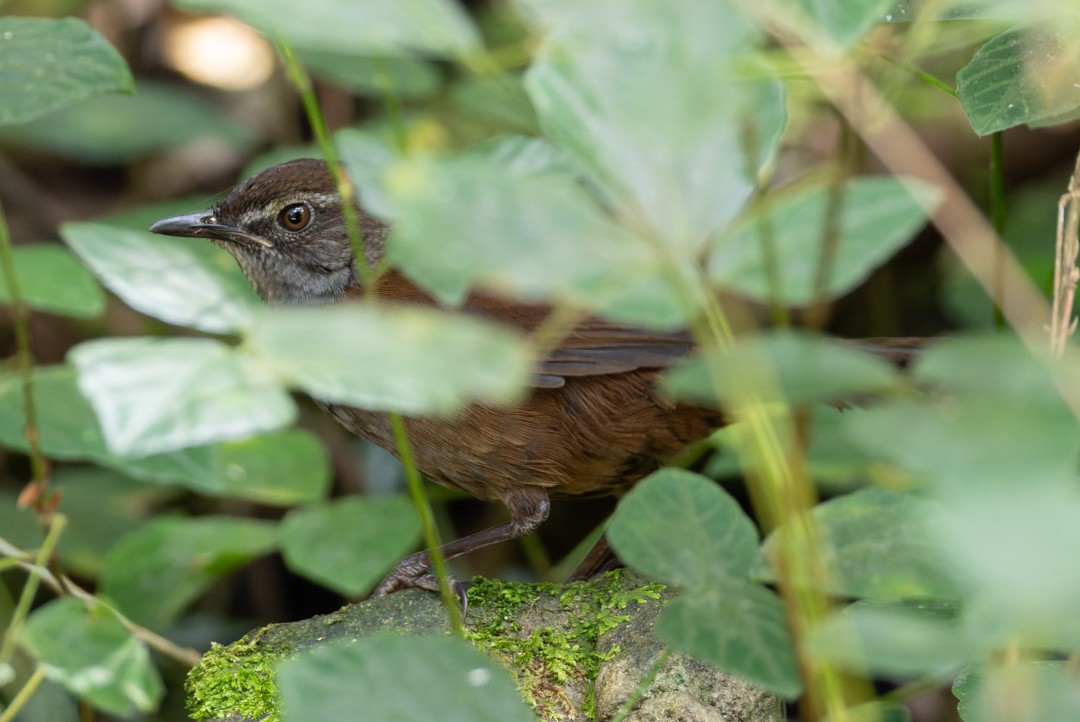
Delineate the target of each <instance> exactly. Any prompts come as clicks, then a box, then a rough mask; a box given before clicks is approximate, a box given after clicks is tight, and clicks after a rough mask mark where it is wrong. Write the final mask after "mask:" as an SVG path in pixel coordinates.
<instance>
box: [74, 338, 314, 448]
mask: <svg viewBox="0 0 1080 722" xmlns="http://www.w3.org/2000/svg"><path fill="white" fill-rule="evenodd" d="M69 358H70V359H71V361H72V363H73V364H74V365H75V367H76V368H77V369H78V371H79V389H80V390H81V391H82V393H83V394H84V395H85V396H86V397H87V398H88V399H89V400H90V403H91V405H92V406H93V407H94V410H95V411H96V412H97V416H98V419H99V421H100V423H101V430H102V433H103V434H104V436H105V442H106V444H107V445H108V448H109V450H110V451H111V452H112V453H115V454H123V455H128V456H145V455H148V454H153V453H159V452H162V451H173V450H175V449H182V448H185V447H188V446H195V445H197V444H205V443H208V442H211V441H218V440H221V439H235V438H242V437H245V436H250V435H251V434H255V433H258V432H262V431H269V430H272V429H277V428H280V427H282V426H285V425H287V424H288V423H290V422H291V421H292V419H293V417H294V416H295V414H296V407H295V405H294V404H293V402H292V399H290V398H289V395H288V394H287V393H285V391H284V389H282V388H281V386H280V385H279V384H278V383H277V382H275V381H274V380H272V379H269V378H266V377H265V375H264V374H263V373H259V371H258V369H257V368H256V367H255V366H254V365H253V364H252V363H250V359H247V358H246V357H244V356H242V355H241V354H239V353H238V352H237V351H236V350H235V349H232V348H229V347H228V346H226V345H225V344H223V343H221V342H219V341H215V340H213V339H204V338H123V339H121V338H111V339H98V340H95V341H87V342H84V343H82V344H80V345H78V346H76V347H75V348H73V349H72V350H71V352H70V354H69Z"/></svg>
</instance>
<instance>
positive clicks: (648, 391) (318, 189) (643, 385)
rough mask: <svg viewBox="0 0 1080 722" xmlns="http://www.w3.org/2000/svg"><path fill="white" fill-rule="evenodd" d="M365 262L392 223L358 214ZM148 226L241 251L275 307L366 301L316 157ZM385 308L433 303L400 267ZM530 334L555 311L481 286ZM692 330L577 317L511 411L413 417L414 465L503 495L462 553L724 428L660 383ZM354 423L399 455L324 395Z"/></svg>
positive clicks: (383, 421) (376, 425) (426, 578)
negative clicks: (495, 517)
mask: <svg viewBox="0 0 1080 722" xmlns="http://www.w3.org/2000/svg"><path fill="white" fill-rule="evenodd" d="M360 220H361V227H362V230H363V236H364V242H365V252H366V255H367V262H368V263H369V264H370V266H371V267H375V266H376V264H378V263H379V261H381V260H382V257H383V249H384V245H385V242H386V237H387V230H388V229H387V227H386V226H385V225H384V224H383V223H381V222H379V221H378V220H376V219H375V218H372V217H371V216H369V215H367V214H366V213H364V212H363V211H362V210H361V211H360ZM150 230H151V231H153V232H154V233H161V234H164V235H170V236H184V237H199V238H209V239H210V240H212V241H213V242H214V243H216V244H217V245H219V246H221V247H223V248H224V249H225V250H227V251H228V252H229V253H231V254H232V255H233V257H235V258H236V260H237V262H238V263H239V264H240V268H241V269H243V271H244V273H245V274H246V275H247V277H248V278H249V279H250V280H251V283H252V285H253V286H254V287H255V290H256V291H257V292H258V294H259V296H261V297H262V299H263V300H264V301H266V302H267V303H268V304H272V305H276V304H303V305H319V304H332V303H338V302H341V301H346V300H349V299H354V298H359V297H360V296H361V295H362V289H361V286H360V280H359V276H358V274H357V269H356V265H355V261H354V258H353V251H352V247H351V245H350V243H349V239H348V236H347V234H346V229H345V223H344V220H343V217H342V212H341V202H340V198H339V197H338V194H337V192H336V189H335V185H334V183H333V181H332V179H331V176H330V174H329V172H328V170H327V167H326V164H325V163H324V162H322V161H318V160H311V159H305V160H297V161H292V162H290V163H285V164H282V165H278V166H275V167H273V168H270V169H268V170H265V171H263V172H262V173H259V174H258V175H255V176H253V177H251V178H249V179H247V180H245V181H243V182H242V183H240V184H239V185H237V186H236V187H235V188H234V189H233V190H232V191H231V192H230V193H229V194H228V196H227V197H226V198H225V200H224V201H222V202H221V203H220V204H219V205H217V206H215V207H213V208H211V209H209V210H206V211H204V212H201V213H194V214H191V215H185V216H178V217H175V218H167V219H164V220H161V221H158V222H157V223H155V224H154V225H153V226H151V227H150ZM375 296H376V297H377V298H378V299H379V300H380V301H381V302H389V303H415V304H434V301H433V300H432V298H431V297H430V296H429V295H428V294H426V293H424V292H423V291H422V290H421V289H419V288H417V287H416V286H415V285H413V284H412V283H410V282H409V281H408V280H406V279H405V278H403V277H402V276H401V275H400V274H397V273H393V272H391V273H388V274H386V275H384V276H383V277H382V278H381V279H380V280H379V281H378V285H377V287H376V289H375ZM463 310H464V311H465V312H467V313H473V314H477V315H480V316H483V317H486V318H488V319H492V320H495V321H497V322H500V323H504V324H507V325H509V326H512V327H514V328H516V329H519V330H521V331H523V332H529V331H532V330H534V329H535V328H537V326H538V325H539V324H541V323H542V322H543V321H544V319H545V318H546V317H547V315H548V313H549V312H550V308H548V307H546V306H543V305H536V304H521V303H512V302H508V301H505V300H501V299H497V298H494V297H491V296H486V295H483V294H479V293H477V294H473V295H472V296H470V297H469V298H468V299H467V301H466V303H465V305H464V309H463ZM690 349H691V343H690V340H689V338H688V336H687V335H686V334H684V333H665V332H659V331H651V330H646V329H640V328H631V327H627V326H624V325H619V324H616V323H610V322H606V321H603V320H600V319H597V318H587V319H585V320H583V321H582V322H581V323H580V324H578V325H577V326H576V327H575V328H574V329H573V330H572V331H571V333H570V334H569V335H568V336H567V337H566V338H565V339H564V340H563V342H562V343H561V345H559V347H558V348H556V349H555V350H554V351H553V352H552V353H551V354H550V355H549V356H548V357H547V358H545V359H544V360H543V361H542V362H541V363H540V364H539V367H538V368H537V369H536V372H535V375H534V384H533V388H532V390H531V392H530V393H529V395H528V397H527V398H526V399H525V401H524V402H523V403H521V404H520V405H518V406H516V407H512V408H501V407H492V406H486V405H482V404H478V403H474V404H471V405H469V406H467V407H465V408H464V409H463V410H461V411H460V412H459V413H457V414H456V415H455V416H454V417H453V418H449V419H436V418H425V417H420V418H408V419H406V429H407V431H408V435H409V438H410V439H411V440H412V442H413V446H414V447H415V450H414V451H415V457H416V463H417V466H418V467H419V468H420V470H421V471H422V472H423V473H424V474H425V475H426V476H427V477H428V478H430V479H431V480H433V481H435V482H437V483H439V484H442V485H444V486H448V487H452V488H456V489H462V490H464V491H466V492H468V493H469V494H471V495H473V496H475V497H479V498H481V499H488V500H497V501H500V502H502V503H503V504H505V505H506V506H507V508H508V509H509V510H510V521H509V522H507V523H505V524H502V525H499V526H496V527H492V528H490V529H486V530H484V531H480V532H477V533H475V534H470V535H469V536H466V537H464V538H461V539H457V540H455V541H452V542H450V543H448V544H446V545H445V546H443V548H442V552H443V554H444V555H445V556H446V558H454V557H457V556H460V555H462V554H466V553H468V552H471V551H473V550H474V549H477V548H479V547H483V546H486V545H488V544H493V543H496V542H501V541H506V540H509V539H514V538H516V537H519V536H523V535H525V534H529V533H530V532H532V531H533V530H535V529H536V528H537V527H538V526H539V525H540V524H541V523H542V522H543V521H544V520H545V519H546V518H547V515H548V509H549V502H548V499H549V496H551V495H559V496H581V495H590V496H594V495H604V494H615V493H618V492H621V491H623V490H625V489H627V488H628V487H630V486H631V485H632V484H634V482H636V481H638V480H639V479H641V478H642V477H644V476H646V475H647V474H649V473H650V472H652V471H654V470H656V469H657V468H659V466H660V465H661V464H662V463H664V461H665V460H666V459H668V458H670V457H671V456H672V455H674V454H676V453H678V452H679V451H681V450H683V449H684V448H685V447H686V446H687V444H689V443H691V442H693V441H696V440H699V439H701V438H703V437H704V436H706V435H707V434H708V433H709V432H710V431H711V430H713V429H714V428H716V427H718V426H720V425H722V423H723V419H722V418H721V415H720V413H719V412H717V411H716V410H712V409H706V408H700V407H696V406H691V405H687V404H683V403H679V402H677V401H674V400H672V399H670V398H668V397H666V396H664V395H663V394H662V393H661V392H660V391H659V390H657V389H656V388H655V381H656V380H657V378H658V376H659V375H660V373H661V371H662V370H663V369H664V368H666V367H669V366H671V365H672V364H674V363H676V362H678V361H679V360H681V359H682V358H684V357H685V356H686V354H687V353H689V351H690ZM321 405H322V406H323V407H324V408H325V409H326V410H328V411H329V412H330V413H331V414H333V416H334V417H335V418H336V419H337V420H338V421H339V422H340V423H341V424H342V425H344V426H345V427H346V428H347V429H349V430H350V431H352V432H354V433H356V434H358V435H360V436H362V437H364V438H366V439H369V440H371V441H373V442H374V443H376V444H378V445H379V446H382V447H383V448H385V449H387V450H389V451H390V452H392V453H395V452H396V448H395V442H394V438H393V433H392V431H391V427H390V424H389V421H388V419H387V417H386V415H385V414H384V413H380V412H374V411H367V410H364V409H358V408H353V407H350V406H343V405H340V404H330V403H321ZM430 565H431V560H430V557H429V554H428V553H427V552H426V551H422V552H419V553H416V554H413V555H411V556H408V557H406V558H405V559H403V560H402V561H401V562H400V563H399V564H398V565H397V566H396V567H395V568H394V570H393V571H392V572H391V573H390V575H389V576H388V577H387V578H386V579H385V580H384V581H383V582H382V584H380V585H379V587H378V588H377V590H376V592H375V594H376V595H381V594H386V593H388V592H391V591H394V590H395V589H398V588H401V587H405V586H418V587H422V588H425V589H437V588H438V586H437V582H436V580H435V579H434V578H433V577H432V576H430V575H429V574H428V569H429V567H430Z"/></svg>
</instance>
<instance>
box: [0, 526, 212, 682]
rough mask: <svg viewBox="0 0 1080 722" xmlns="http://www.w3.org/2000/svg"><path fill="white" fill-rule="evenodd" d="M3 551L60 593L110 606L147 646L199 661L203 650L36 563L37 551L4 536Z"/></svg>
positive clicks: (0, 545)
mask: <svg viewBox="0 0 1080 722" xmlns="http://www.w3.org/2000/svg"><path fill="white" fill-rule="evenodd" d="M0 554H3V555H4V556H6V557H8V558H10V559H12V560H13V561H14V562H15V564H16V565H18V566H19V567H21V568H22V569H24V570H26V572H27V573H28V574H30V575H31V576H33V577H36V578H37V579H39V580H40V581H41V583H42V584H44V585H45V586H47V587H49V588H50V589H52V590H53V591H54V592H56V593H57V594H59V595H67V596H71V597H74V598H76V599H80V600H82V601H84V602H87V603H93V604H99V605H102V606H104V607H105V608H106V609H108V610H109V611H110V612H111V613H112V614H114V615H115V616H116V618H117V619H118V620H120V623H121V624H123V625H124V627H125V628H127V630H128V631H129V632H131V633H132V635H134V636H135V637H136V638H137V639H139V640H141V641H142V642H144V643H145V644H146V646H148V647H150V648H151V649H153V650H155V651H156V652H159V653H161V654H163V655H164V656H166V657H169V658H171V659H175V660H176V661H178V662H180V663H181V664H185V665H187V666H189V667H191V666H194V665H195V664H196V663H197V662H198V661H199V657H200V654H199V652H197V651H196V650H194V649H191V648H190V647H181V646H180V645H178V644H174V643H173V642H171V641H169V640H168V639H166V638H164V637H162V636H161V635H159V634H157V633H155V632H152V631H150V630H149V629H147V628H146V627H143V626H141V625H139V624H137V623H135V622H133V621H131V620H130V619H128V618H127V617H126V616H124V614H123V613H122V612H121V611H120V610H119V609H117V608H116V607H114V606H112V605H111V604H109V603H108V602H106V601H104V600H103V599H101V598H100V597H96V596H94V595H93V594H91V593H90V592H88V591H87V590H85V589H83V588H82V587H80V586H79V585H78V584H76V583H75V582H74V581H72V579H71V578H70V577H67V576H64V575H62V574H61V575H60V576H57V575H55V574H53V573H52V572H51V571H50V570H49V569H47V568H46V567H45V566H44V565H40V564H35V563H34V562H33V561H30V560H32V559H33V558H34V555H33V554H31V553H30V552H27V551H24V550H22V549H19V548H18V547H17V546H15V545H14V544H12V543H11V542H9V541H7V540H6V539H3V538H0Z"/></svg>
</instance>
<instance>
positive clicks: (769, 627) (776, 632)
mask: <svg viewBox="0 0 1080 722" xmlns="http://www.w3.org/2000/svg"><path fill="white" fill-rule="evenodd" d="M656 635H657V636H658V637H659V638H660V639H662V640H664V641H665V642H667V643H668V644H670V645H671V646H672V647H675V648H676V649H678V650H680V651H683V652H686V653H687V654H690V655H693V656H694V657H697V658H698V659H700V660H701V661H703V662H708V663H709V664H712V665H715V666H717V667H719V668H720V669H722V670H724V671H726V672H730V673H732V674H735V675H738V676H739V677H742V678H743V679H746V680H747V681H749V682H753V683H755V684H759V685H761V686H762V687H764V688H765V689H767V690H769V691H770V692H774V693H776V694H778V695H780V696H781V697H787V698H792V697H795V696H797V695H798V694H799V690H800V689H801V683H800V682H799V673H798V670H797V668H796V666H795V656H794V653H793V652H792V646H791V637H790V635H789V634H788V629H787V621H786V620H785V618H784V606H783V604H782V603H781V602H780V600H779V599H778V598H777V597H776V595H774V594H773V593H772V592H770V591H769V590H767V589H763V588H762V587H759V586H756V585H753V584H749V583H747V582H739V581H734V580H730V581H726V582H723V583H721V584H717V585H714V586H713V588H711V589H709V590H708V591H704V592H694V593H686V594H683V595H681V596H679V597H676V598H675V599H673V600H671V602H670V603H669V604H668V605H667V607H666V608H665V609H664V611H663V612H661V613H660V618H659V619H658V620H657V622H656Z"/></svg>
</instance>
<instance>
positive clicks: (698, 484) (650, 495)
mask: <svg viewBox="0 0 1080 722" xmlns="http://www.w3.org/2000/svg"><path fill="white" fill-rule="evenodd" d="M607 537H608V542H609V543H610V544H611V546H612V549H614V550H615V552H616V554H618V555H619V559H621V560H622V561H624V562H625V563H627V564H629V565H630V566H632V567H634V568H635V569H637V570H638V571H640V572H641V573H642V574H646V575H648V576H650V577H652V578H654V579H659V580H660V581H664V582H669V583H671V584H678V585H680V586H683V587H687V588H692V589H698V588H702V587H708V586H710V585H712V584H715V583H717V582H719V581H723V580H729V579H739V578H744V577H745V576H746V574H747V572H748V571H749V569H750V565H751V563H752V562H753V560H754V557H755V555H756V554H757V540H758V536H757V528H756V527H755V526H754V524H753V522H751V521H750V519H749V518H748V517H747V516H746V514H745V513H744V512H743V511H742V509H741V508H740V507H739V504H738V502H736V501H735V500H734V499H732V498H731V497H730V496H729V495H728V494H727V492H725V491H724V490H723V489H721V488H720V487H719V486H718V485H717V484H716V482H714V481H712V480H711V479H707V478H705V477H703V476H700V475H698V474H694V473H692V472H689V471H684V470H682V469H661V470H660V471H657V472H656V473H654V474H651V475H650V476H648V477H647V478H646V479H645V480H644V481H641V482H640V483H638V484H637V485H636V486H635V487H634V488H633V489H632V490H631V491H630V493H628V494H627V495H626V496H624V497H623V498H622V499H621V500H620V501H619V507H618V509H617V510H616V512H615V515H614V516H613V517H612V519H611V522H610V524H608V529H607Z"/></svg>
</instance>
